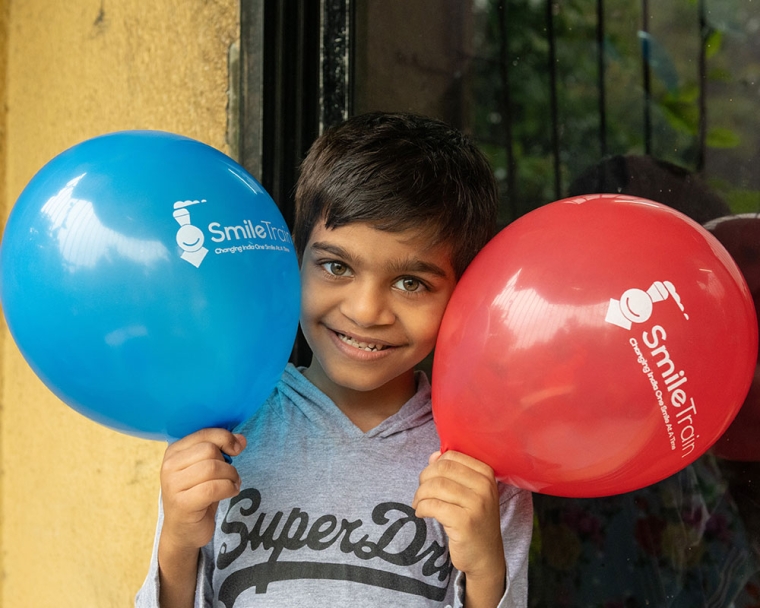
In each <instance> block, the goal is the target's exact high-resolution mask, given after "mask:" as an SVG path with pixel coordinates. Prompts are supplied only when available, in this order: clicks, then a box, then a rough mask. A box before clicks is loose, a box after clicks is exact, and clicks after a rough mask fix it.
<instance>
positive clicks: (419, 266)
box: [311, 241, 448, 278]
mask: <svg viewBox="0 0 760 608" xmlns="http://www.w3.org/2000/svg"><path fill="white" fill-rule="evenodd" d="M311 249H316V250H319V251H323V252H324V253H329V254H331V255H334V256H336V257H338V258H340V259H342V260H346V261H347V262H349V263H352V264H353V263H355V262H356V258H355V257H354V256H352V255H351V254H350V253H349V252H348V251H346V250H345V249H343V247H340V246H339V245H334V244H332V243H326V242H324V241H316V242H314V243H312V244H311ZM388 270H389V271H390V272H395V273H399V274H401V273H404V272H419V273H425V274H432V275H435V276H437V277H441V278H446V277H447V276H448V274H447V273H446V271H445V270H444V269H443V268H441V267H440V266H438V265H437V264H433V263H432V262H426V261H425V260H418V259H414V258H412V259H406V260H393V261H392V262H390V263H389V264H388Z"/></svg>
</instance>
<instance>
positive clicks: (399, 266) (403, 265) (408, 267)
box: [388, 259, 447, 279]
mask: <svg viewBox="0 0 760 608" xmlns="http://www.w3.org/2000/svg"><path fill="white" fill-rule="evenodd" d="M388 270H390V271H391V272H397V273H399V274H401V273H404V272H414V273H423V274H432V275H434V276H437V277H441V278H442V279H445V278H446V276H447V275H446V271H445V270H444V269H443V268H441V267H440V266H438V265H437V264H433V263H432V262H426V261H425V260H417V259H411V260H398V261H394V262H391V263H390V264H388Z"/></svg>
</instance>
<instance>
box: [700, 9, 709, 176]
mask: <svg viewBox="0 0 760 608" xmlns="http://www.w3.org/2000/svg"><path fill="white" fill-rule="evenodd" d="M698 10H699V127H698V134H697V137H698V141H697V172H698V173H703V172H704V169H705V155H706V152H707V39H708V37H709V35H710V31H709V28H708V25H707V17H706V12H705V0H699V6H698Z"/></svg>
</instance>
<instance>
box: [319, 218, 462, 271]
mask: <svg viewBox="0 0 760 608" xmlns="http://www.w3.org/2000/svg"><path fill="white" fill-rule="evenodd" d="M326 244H332V245H335V246H339V247H340V248H341V249H344V250H345V251H346V253H347V254H350V255H352V256H361V257H367V256H369V257H383V256H384V255H390V254H392V253H396V254H398V253H400V252H401V251H402V250H403V255H404V257H409V258H415V259H427V258H430V259H436V260H437V261H438V262H439V263H441V264H445V265H446V266H448V267H450V266H451V264H452V260H451V247H450V246H449V245H447V244H446V243H441V242H440V240H439V239H437V238H436V235H435V231H433V230H431V229H430V228H429V227H422V228H408V229H406V230H402V231H389V230H382V229H380V228H378V227H377V226H376V225H373V224H372V223H369V222H352V223H351V224H347V225H345V226H339V227H337V228H328V227H327V226H326V225H325V222H324V221H320V222H318V223H317V224H315V226H314V229H313V230H312V233H311V238H310V239H309V246H311V247H313V246H315V245H317V246H319V247H322V246H324V245H326Z"/></svg>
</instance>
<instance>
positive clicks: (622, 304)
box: [604, 281, 689, 329]
mask: <svg viewBox="0 0 760 608" xmlns="http://www.w3.org/2000/svg"><path fill="white" fill-rule="evenodd" d="M669 298H670V299H672V300H673V301H674V302H675V303H676V305H677V306H678V308H680V309H681V312H682V313H683V316H684V317H685V318H686V319H687V320H688V318H689V315H688V314H686V310H685V309H684V306H683V304H682V303H681V297H680V296H679V295H678V292H677V291H676V288H675V286H674V285H673V283H671V282H670V281H655V282H654V283H652V285H651V286H650V287H649V289H647V290H646V291H644V290H643V289H628V290H627V291H625V292H624V293H623V295H622V296H620V299H619V300H615V299H614V298H610V304H609V306H608V308H607V316H606V317H605V319H604V320H605V321H607V323H612V324H613V325H617V326H618V327H622V328H623V329H631V325H632V324H633V323H644V322H646V321H647V320H649V317H650V316H652V308H653V306H654V304H655V303H656V302H662V301H664V300H667V299H669Z"/></svg>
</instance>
